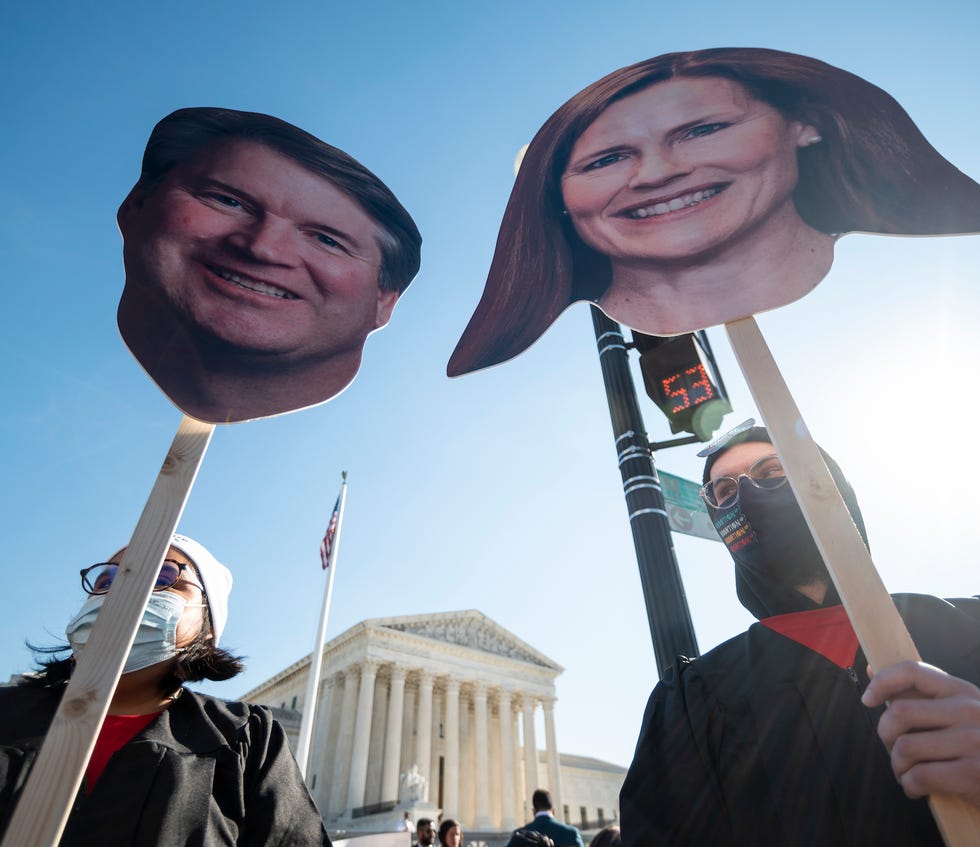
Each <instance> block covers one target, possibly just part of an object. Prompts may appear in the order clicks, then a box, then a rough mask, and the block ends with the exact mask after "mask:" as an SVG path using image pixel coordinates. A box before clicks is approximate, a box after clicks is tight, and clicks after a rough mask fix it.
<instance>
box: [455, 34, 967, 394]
mask: <svg viewBox="0 0 980 847" xmlns="http://www.w3.org/2000/svg"><path fill="white" fill-rule="evenodd" d="M677 77H688V78H690V77H720V78H723V79H728V80H732V81H734V82H737V83H738V84H740V85H741V86H742V87H743V88H744V89H745V90H746V91H747V92H748V93H749V94H750V95H752V96H753V97H755V98H756V99H758V100H761V101H763V102H765V103H768V104H769V105H770V106H772V107H773V108H775V109H777V110H778V111H779V112H780V113H781V114H782V115H783V116H784V117H786V118H787V119H788V120H794V121H796V120H798V121H802V122H804V123H807V124H810V125H812V126H814V127H815V128H816V130H817V132H818V133H819V134H820V136H821V138H822V140H821V142H820V143H819V144H814V145H812V146H809V147H805V148H801V149H800V151H799V152H798V154H797V159H798V168H799V179H798V182H797V186H796V189H795V191H794V193H793V201H794V203H795V205H796V209H797V212H798V213H799V215H800V217H801V218H802V219H803V220H804V221H805V222H806V223H807V224H808V225H809V226H811V227H813V228H814V229H817V230H820V231H821V232H824V233H827V234H842V233H845V232H852V231H860V232H877V233H888V234H895V235H897V234H904V235H915V234H919V235H939V234H951V233H963V232H977V231H980V186H978V185H977V183H976V182H974V181H973V180H972V179H970V178H969V177H968V176H966V175H965V174H963V173H962V172H960V171H959V170H957V169H956V168H955V167H953V166H952V165H951V164H950V163H949V162H947V161H946V160H945V159H944V158H943V157H942V156H941V155H939V153H938V152H937V151H936V149H935V148H934V147H933V146H932V145H931V144H930V143H929V142H928V141H927V140H926V139H925V137H924V136H923V135H922V133H921V132H920V131H919V129H918V127H916V125H915V124H914V123H913V121H912V119H911V118H910V117H909V116H908V114H906V112H905V110H904V109H902V107H901V106H900V105H899V104H898V103H897V102H896V100H895V99H894V98H893V97H892V96H891V95H889V94H888V93H886V92H885V91H882V90H881V89H880V88H878V87H876V86H874V85H871V83H869V82H866V81H865V80H863V79H861V78H860V77H858V76H855V75H854V74H851V73H848V72H847V71H843V70H841V69H840V68H835V67H833V66H832V65H828V64H826V63H824V62H820V61H818V60H816V59H811V58H808V57H806V56H798V55H796V54H794V53H784V52H782V51H779V50H764V49H758V48H717V49H713V50H698V51H694V52H689V53H669V54H666V55H663V56H657V57H655V58H653V59H648V60H647V61H645V62H639V63H637V64H635V65H630V66H629V67H625V68H620V69H619V70H617V71H613V72H612V73H611V74H609V75H608V76H605V77H603V78H602V79H600V80H599V81H597V82H594V83H593V84H592V85H590V86H588V87H587V88H585V89H583V90H582V91H580V92H579V93H578V94H576V95H575V96H574V97H572V98H571V99H570V100H568V101H567V102H566V103H565V104H564V105H562V106H561V107H560V108H559V109H558V111H556V112H555V113H554V114H553V115H552V116H551V117H550V118H549V119H548V120H547V122H546V123H545V124H544V126H542V127H541V129H540V130H539V131H538V133H537V135H535V137H534V140H533V141H532V142H531V144H530V146H529V147H528V150H527V153H526V154H525V156H524V159H523V161H522V163H521V168H520V171H519V172H518V175H517V179H516V181H515V183H514V189H513V191H512V192H511V195H510V200H509V201H508V203H507V209H506V211H505V212H504V218H503V222H502V223H501V225H500V232H499V235H498V237H497V246H496V250H495V251H494V256H493V262H492V264H491V266H490V273H489V276H488V278H487V284H486V288H485V290H484V292H483V297H482V299H481V300H480V303H479V305H478V306H477V308H476V312H475V313H474V315H473V317H472V318H471V319H470V322H469V324H468V326H467V327H466V330H465V331H464V333H463V336H462V338H461V339H460V342H459V344H458V345H457V346H456V350H455V351H454V353H453V355H452V358H451V359H450V361H449V367H448V373H449V375H450V376H458V375H459V374H463V373H468V372H469V371H473V370H478V369H479V368H485V367H489V366H490V365H495V364H498V363H500V362H503V361H505V360H507V359H509V358H511V357H513V356H516V355H517V354H518V353H521V352H523V351H524V350H526V349H527V348H528V347H529V346H530V345H531V344H532V343H533V342H534V341H536V340H537V339H538V338H539V337H540V336H541V335H542V334H543V333H544V331H545V330H546V329H547V328H548V327H549V326H551V324H552V323H553V322H554V321H555V319H556V318H557V317H558V316H559V315H560V314H561V313H562V312H563V311H564V310H565V308H567V307H568V306H569V305H570V304H571V303H573V302H575V301H576V300H582V299H586V300H597V299H599V298H600V297H601V296H602V295H603V294H604V293H605V291H606V290H607V289H608V287H609V284H610V281H611V269H610V265H609V261H608V259H606V257H605V256H602V255H601V254H599V253H596V252H595V251H594V250H592V249H591V248H589V247H587V246H586V245H585V244H584V243H583V242H582V240H581V239H580V238H579V237H578V235H577V234H576V233H575V230H574V227H573V226H572V222H571V220H570V218H569V217H568V216H567V215H562V209H563V201H562V194H561V176H562V174H563V173H564V171H565V167H566V166H567V164H568V159H569V156H570V155H571V151H572V148H573V146H574V145H575V142H576V141H577V140H578V138H579V137H580V136H581V135H582V133H583V132H585V130H586V129H587V128H588V127H589V126H590V125H591V124H592V123H593V122H594V121H595V119H596V118H598V117H599V115H600V114H602V112H603V111H604V110H605V109H606V108H607V107H608V106H610V105H611V104H612V103H615V102H617V101H618V100H621V99H623V98H625V97H628V96H630V95H631V94H636V93H637V92H639V91H642V90H644V89H646V88H649V87H650V86H651V85H655V84H656V83H658V82H664V81H666V80H669V79H673V78H677Z"/></svg>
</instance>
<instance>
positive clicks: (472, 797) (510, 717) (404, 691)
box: [242, 610, 622, 830]
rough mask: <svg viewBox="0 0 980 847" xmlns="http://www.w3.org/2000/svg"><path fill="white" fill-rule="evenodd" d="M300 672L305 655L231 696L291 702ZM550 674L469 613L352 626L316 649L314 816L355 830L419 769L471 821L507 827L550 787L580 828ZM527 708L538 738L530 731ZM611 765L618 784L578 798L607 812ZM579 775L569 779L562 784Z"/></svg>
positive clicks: (298, 701)
mask: <svg viewBox="0 0 980 847" xmlns="http://www.w3.org/2000/svg"><path fill="white" fill-rule="evenodd" d="M309 667H310V657H309V656H307V657H306V658H304V659H302V660H300V661H298V662H296V663H295V664H293V665H291V666H290V667H288V668H286V669H285V670H283V671H282V672H280V673H278V674H276V676H274V677H273V678H272V679H270V680H268V681H267V682H265V683H263V684H262V685H260V686H258V687H257V688H255V689H253V690H252V691H250V692H248V693H247V694H245V695H244V697H243V698H242V699H244V700H248V701H251V702H255V703H263V704H266V705H269V706H273V707H283V708H286V709H296V710H299V711H302V710H303V709H304V708H305V704H304V703H303V699H304V697H305V692H306V678H307V675H308V673H309ZM561 672H562V668H561V666H559V665H558V664H557V663H555V662H554V661H552V660H551V659H549V658H548V657H547V656H544V655H543V654H541V653H539V652H538V651H537V650H535V649H534V648H533V647H531V646H530V645H529V644H526V643H525V642H523V641H521V640H520V639H519V638H518V637H517V636H515V635H514V634H513V633H511V632H508V631H507V630H505V629H504V628H503V627H501V626H500V625H499V624H496V623H495V622H494V621H492V620H490V619H489V618H488V617H486V616H485V615H483V614H482V613H481V612H478V611H474V610H470V611H462V612H443V613H439V614H432V615H412V616H406V617H396V618H375V619H372V620H366V621H363V622H362V623H359V624H357V625H356V626H354V627H351V628H350V629H349V630H347V631H346V632H344V633H342V634H341V635H339V636H337V637H336V638H334V639H332V640H331V641H330V642H329V643H327V644H326V645H325V646H324V655H323V670H322V675H321V686H320V696H319V704H318V707H317V716H316V726H315V729H314V733H313V746H312V750H311V755H310V760H309V766H308V774H307V777H308V783H309V784H310V786H311V791H312V794H313V796H314V799H315V800H316V802H317V805H318V806H319V808H320V811H321V813H322V814H323V816H324V819H325V820H326V821H327V822H328V824H334V825H338V826H344V827H346V828H348V829H357V828H358V827H357V821H358V819H359V818H360V817H361V815H362V814H363V813H364V812H366V811H367V812H370V811H371V810H372V809H374V808H378V807H384V806H388V807H389V808H390V804H392V803H394V802H396V801H397V800H398V799H399V787H400V784H402V785H403V783H400V780H401V777H402V775H404V774H407V773H409V772H410V771H411V770H412V768H413V766H417V768H418V774H419V775H421V777H422V778H423V779H424V780H425V783H426V786H427V792H428V798H427V799H428V801H429V802H430V803H432V804H434V805H435V806H436V807H438V808H439V809H441V810H442V812H443V815H444V816H445V817H454V818H457V819H459V820H461V821H464V822H465V823H466V824H467V826H469V827H470V828H473V829H477V830H509V829H513V828H514V827H516V826H518V825H519V824H520V823H522V822H523V821H525V820H527V818H528V817H529V813H528V804H529V797H530V794H531V792H532V791H533V790H534V789H535V788H547V789H549V790H550V791H551V793H552V797H553V799H554V804H555V809H556V812H557V814H558V815H559V817H563V816H564V811H565V809H568V814H569V817H571V818H572V819H573V822H575V823H577V822H578V821H577V820H576V818H577V816H578V815H579V809H580V808H583V807H581V806H579V805H578V802H577V800H578V798H573V797H569V798H564V797H563V793H562V771H563V767H562V764H563V763H562V762H561V761H560V759H559V756H558V753H557V740H556V739H557V736H556V729H555V715H554V706H555V679H556V677H557V676H558V675H559V674H560V673H561ZM538 713H542V714H543V725H544V737H543V738H538V737H537V735H538V734H539V733H536V732H535V723H536V715H537V714H538ZM538 722H539V723H540V721H538ZM290 740H291V741H293V742H294V741H295V739H294V738H291V739H290ZM610 767H613V768H614V769H615V770H616V771H619V772H620V773H619V775H618V782H617V778H614V779H613V781H612V782H611V783H610V784H609V787H608V788H606V789H605V790H603V791H602V792H601V795H602V796H601V797H600V799H599V800H598V801H595V800H594V798H591V797H590V800H589V802H590V803H592V804H593V805H596V804H597V803H604V804H605V807H606V810H607V812H606V813H607V814H609V815H610V817H615V816H616V815H615V808H616V805H615V795H616V793H617V792H618V787H617V786H618V783H621V782H622V769H620V768H615V766H610ZM581 779H582V777H581V774H576V777H575V778H574V779H573V782H576V783H578V782H581ZM607 781H608V780H607ZM574 793H575V794H576V795H578V794H579V792H578V791H575V792H574ZM569 801H571V802H569ZM597 808H599V809H601V808H602V806H601V805H599V806H597ZM355 813H356V814H355ZM589 815H590V817H591V816H592V812H590V813H589Z"/></svg>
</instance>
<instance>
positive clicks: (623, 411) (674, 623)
mask: <svg viewBox="0 0 980 847" xmlns="http://www.w3.org/2000/svg"><path fill="white" fill-rule="evenodd" d="M592 324H593V326H594V327H595V337H596V344H597V345H598V347H599V364H600V366H601V368H602V380H603V382H604V383H605V385H606V397H607V399H608V401H609V417H610V418H611V419H612V427H613V437H614V438H615V439H616V441H615V443H616V453H617V456H618V459H619V470H620V473H621V474H622V477H623V493H624V494H625V495H626V508H627V511H628V512H629V520H630V528H631V529H632V530H633V545H634V546H635V547H636V561H637V564H638V565H639V568H640V583H641V584H642V585H643V598H644V600H645V601H646V606H647V619H648V621H649V623H650V636H651V638H652V639H653V652H654V656H655V657H656V660H657V671H658V672H659V673H660V676H663V674H664V671H666V670H667V668H669V667H670V666H671V665H672V664H673V663H674V660H675V659H676V657H677V655H678V654H681V655H684V656H691V657H693V656H697V655H698V654H699V651H698V641H697V637H696V636H695V635H694V624H693V623H692V621H691V612H690V610H689V609H688V607H687V597H686V595H685V594H684V584H683V583H682V582H681V574H680V569H679V568H678V567H677V557H676V556H675V555H674V543H673V540H672V539H671V535H670V526H669V524H668V523H667V510H666V508H665V505H664V497H663V492H662V491H661V489H660V480H659V478H658V477H657V468H656V466H655V465H654V462H653V452H652V451H651V449H650V443H649V441H647V435H646V429H645V428H644V426H643V418H642V416H641V415H640V407H639V404H638V403H637V400H636V388H635V386H634V384H633V376H632V374H631V373H630V368H629V358H628V356H627V352H626V341H625V339H624V338H623V330H622V328H621V327H620V326H619V324H617V323H616V322H614V321H612V320H610V319H609V318H608V317H606V315H605V314H603V313H602V311H600V310H599V309H598V308H597V307H595V306H593V307H592Z"/></svg>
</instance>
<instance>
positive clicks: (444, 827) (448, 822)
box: [439, 818, 462, 844]
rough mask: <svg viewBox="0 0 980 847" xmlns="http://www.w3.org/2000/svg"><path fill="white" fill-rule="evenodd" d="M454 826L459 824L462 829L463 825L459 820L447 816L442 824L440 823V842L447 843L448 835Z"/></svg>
mask: <svg viewBox="0 0 980 847" xmlns="http://www.w3.org/2000/svg"><path fill="white" fill-rule="evenodd" d="M454 826H458V827H459V828H460V830H462V826H461V825H460V823H459V821H456V820H453V819H452V818H446V819H445V820H444V821H443V822H442V823H441V824H439V843H440V844H445V843H446V835H447V833H448V832H449V830H451V829H452V828H453V827H454Z"/></svg>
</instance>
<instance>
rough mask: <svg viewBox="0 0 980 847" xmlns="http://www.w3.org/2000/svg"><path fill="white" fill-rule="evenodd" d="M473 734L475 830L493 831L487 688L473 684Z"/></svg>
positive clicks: (482, 684) (483, 684) (476, 683)
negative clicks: (474, 747) (474, 754)
mask: <svg viewBox="0 0 980 847" xmlns="http://www.w3.org/2000/svg"><path fill="white" fill-rule="evenodd" d="M473 722H474V724H475V726H474V729H473V732H474V735H475V736H476V768H475V769H474V770H475V771H476V773H475V774H474V777H475V779H474V782H475V784H476V819H475V821H474V826H475V827H476V829H493V821H492V820H491V819H490V721H489V718H488V714H487V686H486V684H485V683H483V682H474V683H473Z"/></svg>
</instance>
